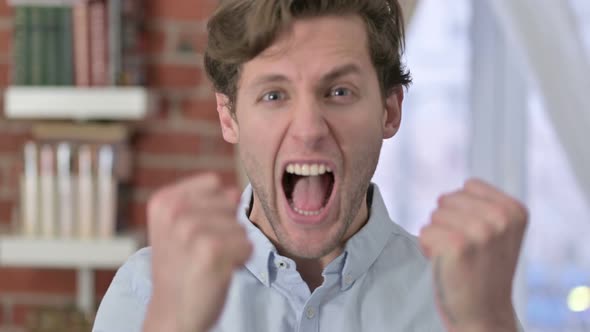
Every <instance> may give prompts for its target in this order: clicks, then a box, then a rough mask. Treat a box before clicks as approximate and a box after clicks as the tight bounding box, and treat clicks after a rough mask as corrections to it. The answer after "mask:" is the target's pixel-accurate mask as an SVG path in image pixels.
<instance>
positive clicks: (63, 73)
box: [57, 7, 74, 85]
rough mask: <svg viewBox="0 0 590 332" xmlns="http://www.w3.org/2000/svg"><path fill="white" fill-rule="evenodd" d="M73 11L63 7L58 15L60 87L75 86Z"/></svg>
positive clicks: (58, 79) (58, 80)
mask: <svg viewBox="0 0 590 332" xmlns="http://www.w3.org/2000/svg"><path fill="white" fill-rule="evenodd" d="M72 12H73V9H72V8H70V7H61V8H60V9H59V13H58V16H59V18H58V21H59V24H58V44H59V46H58V49H57V51H58V67H59V72H58V78H57V84H58V85H73V84H74V49H73V47H74V46H73V22H72V15H73V13H72Z"/></svg>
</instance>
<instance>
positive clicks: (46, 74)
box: [41, 7, 60, 85]
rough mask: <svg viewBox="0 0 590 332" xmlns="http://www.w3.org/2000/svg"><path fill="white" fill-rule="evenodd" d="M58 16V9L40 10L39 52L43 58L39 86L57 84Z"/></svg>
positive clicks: (47, 8) (45, 8)
mask: <svg viewBox="0 0 590 332" xmlns="http://www.w3.org/2000/svg"><path fill="white" fill-rule="evenodd" d="M58 15H59V8H58V7H44V8H43V9H42V22H43V23H42V27H41V29H42V32H41V34H42V37H41V43H42V44H41V50H42V52H43V54H44V56H43V61H42V62H41V68H42V70H43V78H42V82H41V84H43V85H56V84H57V76H58V72H59V70H60V68H58V41H59V36H58V24H59V16H58Z"/></svg>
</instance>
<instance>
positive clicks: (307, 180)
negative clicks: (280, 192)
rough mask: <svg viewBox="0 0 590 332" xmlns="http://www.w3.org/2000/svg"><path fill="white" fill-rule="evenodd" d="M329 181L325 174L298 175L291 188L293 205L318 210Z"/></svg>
mask: <svg viewBox="0 0 590 332" xmlns="http://www.w3.org/2000/svg"><path fill="white" fill-rule="evenodd" d="M329 181H330V179H329V177H328V176H325V175H322V176H303V177H299V178H298V179H297V180H296V182H295V187H294V188H293V194H292V198H293V205H295V207H296V208H298V209H299V210H304V211H318V210H319V209H321V208H322V206H323V205H324V199H325V198H326V193H327V190H328V185H329Z"/></svg>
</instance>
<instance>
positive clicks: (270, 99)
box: [260, 91, 285, 102]
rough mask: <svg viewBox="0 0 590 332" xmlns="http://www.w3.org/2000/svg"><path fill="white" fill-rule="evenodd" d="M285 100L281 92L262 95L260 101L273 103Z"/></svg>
mask: <svg viewBox="0 0 590 332" xmlns="http://www.w3.org/2000/svg"><path fill="white" fill-rule="evenodd" d="M283 99H285V94H284V93H283V92H281V91H269V92H267V93H265V94H263V95H262V97H261V98H260V100H261V101H265V102H273V101H279V100H283Z"/></svg>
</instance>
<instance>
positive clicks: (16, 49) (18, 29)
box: [11, 6, 30, 85]
mask: <svg viewBox="0 0 590 332" xmlns="http://www.w3.org/2000/svg"><path fill="white" fill-rule="evenodd" d="M29 16H30V8H29V7H27V6H22V7H16V9H15V11H14V32H13V48H12V50H13V53H12V56H13V64H14V66H13V71H12V78H11V80H12V83H13V84H16V85H27V84H29V82H30V78H29V70H30V62H29V60H28V59H29V56H30V50H29V42H30V40H29V38H30V32H29V28H30V23H29Z"/></svg>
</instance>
